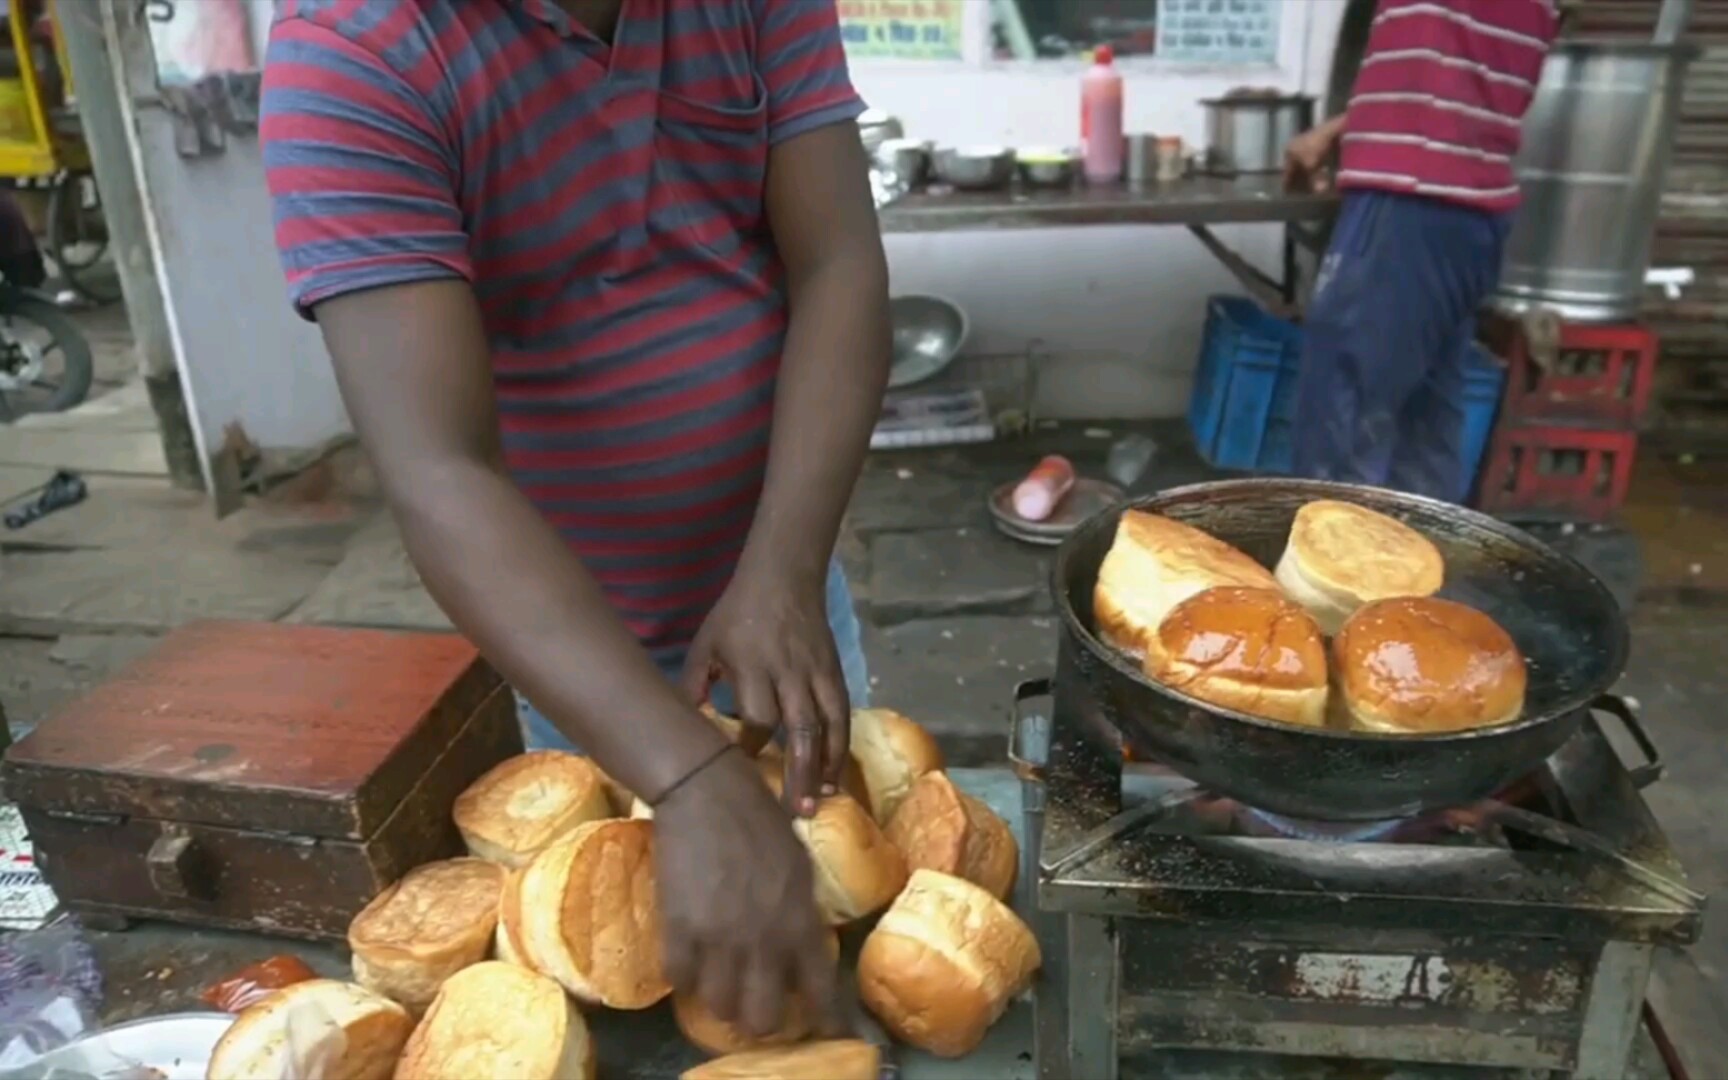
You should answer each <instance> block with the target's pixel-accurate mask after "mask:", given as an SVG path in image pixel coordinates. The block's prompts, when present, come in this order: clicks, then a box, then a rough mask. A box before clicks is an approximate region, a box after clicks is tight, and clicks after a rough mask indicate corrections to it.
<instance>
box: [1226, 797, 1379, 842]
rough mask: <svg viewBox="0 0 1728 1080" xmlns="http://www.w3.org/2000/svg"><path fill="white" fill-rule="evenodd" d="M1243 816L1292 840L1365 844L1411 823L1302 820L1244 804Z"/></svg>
mask: <svg viewBox="0 0 1728 1080" xmlns="http://www.w3.org/2000/svg"><path fill="white" fill-rule="evenodd" d="M1242 813H1243V816H1244V817H1247V818H1251V819H1252V820H1253V821H1255V822H1257V823H1258V824H1260V825H1263V826H1265V827H1266V828H1267V829H1270V830H1271V831H1272V832H1274V833H1276V834H1277V835H1279V836H1283V837H1288V838H1289V839H1291V840H1312V841H1315V842H1316V843H1321V844H1363V843H1368V842H1370V841H1374V840H1384V839H1385V838H1386V837H1388V836H1391V835H1392V834H1393V833H1394V832H1397V831H1398V830H1399V829H1400V828H1402V827H1403V826H1405V825H1407V824H1409V821H1408V820H1407V819H1404V818H1391V819H1389V820H1386V821H1303V820H1302V819H1300V818H1291V817H1285V816H1284V815H1282V814H1274V813H1272V812H1271V811H1270V810H1261V809H1260V808H1258V807H1254V806H1243V807H1242Z"/></svg>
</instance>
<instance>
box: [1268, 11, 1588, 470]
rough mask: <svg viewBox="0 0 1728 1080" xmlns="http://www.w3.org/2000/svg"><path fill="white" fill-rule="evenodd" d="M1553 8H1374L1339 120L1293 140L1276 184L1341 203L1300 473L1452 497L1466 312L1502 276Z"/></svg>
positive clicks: (1469, 336) (1325, 275)
mask: <svg viewBox="0 0 1728 1080" xmlns="http://www.w3.org/2000/svg"><path fill="white" fill-rule="evenodd" d="M1554 33H1555V13H1554V9H1553V6H1552V3H1551V0H1380V3H1379V8H1378V9H1377V11H1376V12H1375V17H1374V23H1373V28H1372V30H1371V32H1370V35H1369V38H1368V48H1367V52H1366V54H1365V55H1364V57H1363V60H1362V70H1361V73H1360V74H1359V75H1358V76H1357V77H1356V86H1355V90H1354V93H1353V94H1352V96H1351V98H1350V105H1349V108H1348V109H1347V110H1346V112H1345V113H1344V115H1342V116H1339V117H1336V118H1334V119H1332V120H1330V121H1328V122H1326V123H1325V124H1323V125H1321V126H1320V127H1318V128H1315V129H1314V130H1312V131H1310V132H1307V133H1306V134H1304V135H1301V136H1299V137H1298V138H1297V139H1295V140H1294V141H1293V142H1292V143H1291V145H1290V147H1289V151H1288V153H1287V155H1286V178H1287V179H1288V180H1289V182H1290V183H1291V184H1292V185H1295V186H1314V187H1319V186H1323V185H1324V184H1325V183H1327V182H1328V180H1329V178H1328V177H1327V176H1326V175H1325V171H1324V170H1325V167H1326V164H1327V163H1328V162H1329V161H1331V160H1332V157H1333V153H1334V151H1335V150H1336V151H1338V168H1337V175H1336V183H1337V186H1338V188H1339V189H1340V192H1341V194H1342V205H1341V207H1340V209H1339V214H1338V220H1337V223H1336V225H1335V227H1334V230H1333V234H1332V242H1331V246H1330V247H1329V248H1328V250H1327V252H1326V255H1325V257H1324V259H1323V260H1322V262H1321V266H1320V274H1319V278H1318V280H1317V281H1316V282H1315V286H1314V296H1313V298H1312V300H1311V302H1310V305H1309V309H1308V319H1307V341H1306V345H1305V349H1304V353H1303V357H1302V368H1301V374H1300V377H1299V379H1298V383H1297V397H1296V418H1295V426H1294V431H1295V448H1294V449H1295V470H1296V472H1297V473H1298V474H1300V475H1304V476H1312V477H1319V478H1322V479H1330V480H1347V481H1353V482H1357V483H1367V484H1378V485H1383V486H1389V487H1394V488H1399V489H1401V490H1405V491H1412V492H1416V493H1418V494H1423V495H1431V496H1434V497H1436V498H1441V499H1447V500H1451V501H1461V500H1462V499H1463V498H1464V497H1465V496H1466V495H1467V494H1468V489H1469V485H1470V481H1471V477H1470V476H1468V475H1466V469H1465V462H1464V459H1463V448H1462V439H1463V420H1464V412H1463V394H1464V376H1465V371H1466V365H1467V364H1468V362H1469V358H1470V355H1471V352H1472V350H1473V349H1474V338H1475V329H1476V311H1477V308H1478V306H1479V305H1480V304H1481V303H1482V302H1483V301H1484V300H1485V299H1486V298H1487V296H1488V295H1489V293H1490V292H1492V291H1493V289H1494V286H1495V284H1496V283H1497V282H1498V280H1499V275H1500V259H1501V251H1502V248H1503V247H1504V244H1505V240H1506V234H1507V231H1508V228H1509V222H1510V217H1511V214H1512V212H1513V211H1514V210H1515V209H1516V207H1517V205H1518V182H1517V179H1516V178H1515V177H1514V175H1513V172H1512V158H1513V155H1515V154H1516V153H1517V152H1518V142H1519V134H1520V123H1521V121H1522V119H1523V116H1524V111H1525V110H1526V109H1527V108H1529V106H1530V99H1531V98H1532V96H1533V95H1534V93H1535V90H1536V81H1537V79H1538V77H1539V76H1540V75H1541V72H1542V61H1543V58H1544V57H1545V56H1546V55H1547V52H1548V47H1549V45H1550V43H1551V42H1552V41H1553V39H1554Z"/></svg>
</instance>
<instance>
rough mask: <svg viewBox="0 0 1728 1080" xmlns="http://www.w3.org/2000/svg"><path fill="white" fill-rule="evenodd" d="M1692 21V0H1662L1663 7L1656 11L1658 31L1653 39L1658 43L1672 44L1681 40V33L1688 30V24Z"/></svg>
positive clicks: (1652, 36)
mask: <svg viewBox="0 0 1728 1080" xmlns="http://www.w3.org/2000/svg"><path fill="white" fill-rule="evenodd" d="M1691 21H1692V0H1662V8H1661V10H1660V11H1658V12H1657V13H1656V32H1655V33H1654V34H1653V35H1651V40H1652V41H1654V42H1655V43H1656V44H1658V45H1672V44H1674V43H1675V42H1677V41H1679V40H1680V35H1681V34H1684V33H1685V32H1686V24H1687V23H1689V22H1691Z"/></svg>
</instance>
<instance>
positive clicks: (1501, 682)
mask: <svg viewBox="0 0 1728 1080" xmlns="http://www.w3.org/2000/svg"><path fill="white" fill-rule="evenodd" d="M1332 657H1333V660H1332V671H1333V678H1335V679H1336V680H1337V682H1338V693H1339V695H1340V698H1341V701H1340V704H1341V706H1342V710H1343V712H1344V713H1345V715H1346V717H1347V718H1348V721H1349V724H1350V726H1351V727H1353V728H1355V729H1356V730H1359V731H1375V732H1381V733H1384V734H1395V735H1433V734H1441V733H1444V732H1451V731H1464V730H1467V729H1470V728H1479V727H1492V726H1494V725H1496V724H1504V723H1509V722H1511V721H1513V720H1516V719H1517V718H1518V717H1519V715H1520V714H1522V713H1523V711H1524V694H1525V691H1526V689H1527V685H1528V679H1529V675H1528V672H1527V670H1526V668H1525V664H1524V656H1523V654H1522V653H1520V652H1519V651H1518V645H1517V643H1516V642H1514V641H1513V640H1512V636H1511V635H1510V634H1508V633H1507V632H1506V630H1505V629H1504V628H1503V627H1502V626H1501V625H1500V624H1499V623H1497V622H1495V621H1494V620H1493V619H1491V618H1489V617H1488V616H1487V615H1485V614H1483V613H1482V612H1480V611H1477V610H1476V609H1475V608H1472V607H1467V606H1465V605H1463V604H1459V603H1454V602H1453V601H1451V600H1441V599H1439V598H1438V597H1433V596H1404V597H1397V598H1395V599H1391V600H1376V601H1374V602H1373V603H1371V604H1368V605H1366V606H1364V607H1363V608H1361V609H1360V610H1359V611H1357V612H1356V614H1354V615H1352V616H1350V619H1349V621H1348V622H1346V623H1345V624H1344V628H1343V629H1342V630H1340V631H1339V632H1338V636H1337V637H1336V638H1334V639H1333V640H1332Z"/></svg>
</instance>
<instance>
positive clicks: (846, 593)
mask: <svg viewBox="0 0 1728 1080" xmlns="http://www.w3.org/2000/svg"><path fill="white" fill-rule="evenodd" d="M827 588H828V594H827V598H826V599H827V604H828V628H829V629H830V630H832V631H833V633H834V648H835V650H836V651H837V652H839V654H840V673H841V675H843V676H844V677H845V679H846V694H847V696H848V697H849V698H851V699H852V707H853V708H855V709H863V708H868V707H869V705H870V669H869V667H868V665H866V663H865V661H864V637H863V633H862V631H861V629H860V628H859V625H858V614H857V612H855V611H854V610H853V609H852V590H851V589H850V588H848V587H847V585H846V575H845V574H844V573H842V572H841V570H840V564H839V563H837V562H831V563H829V564H828V587H827ZM682 666H683V659H682V657H675V658H669V659H667V660H666V661H665V662H663V663H662V665H661V670H662V671H663V673H664V674H665V676H666V677H667V678H668V679H670V680H672V681H673V682H677V681H678V680H679V678H680V677H681V676H682V674H683V672H682ZM711 696H712V699H713V703H714V707H715V708H716V709H719V710H720V711H721V712H723V713H726V714H727V715H731V716H735V715H737V703H736V702H735V701H734V700H733V698H732V688H731V687H730V686H727V685H726V684H725V683H721V684H719V685H718V686H716V687H714V690H713V693H712V695H711ZM516 715H517V717H518V718H519V719H520V720H521V722H522V741H523V742H525V743H527V744H528V749H530V750H574V749H576V748H575V747H573V746H572V745H570V740H568V739H566V738H565V737H564V736H563V735H562V734H561V733H560V732H559V731H558V729H557V728H555V727H553V726H552V721H550V720H548V719H546V718H545V717H544V716H542V715H540V710H538V709H536V708H535V707H534V706H532V705H530V704H529V703H528V699H527V698H524V697H522V696H521V695H520V694H518V695H517V697H516Z"/></svg>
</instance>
